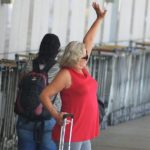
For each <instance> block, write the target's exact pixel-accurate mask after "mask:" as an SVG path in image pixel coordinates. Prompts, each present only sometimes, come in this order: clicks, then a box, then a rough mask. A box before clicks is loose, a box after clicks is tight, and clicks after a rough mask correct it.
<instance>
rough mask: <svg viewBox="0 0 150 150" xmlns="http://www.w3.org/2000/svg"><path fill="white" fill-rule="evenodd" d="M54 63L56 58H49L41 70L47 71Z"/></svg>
mask: <svg viewBox="0 0 150 150" xmlns="http://www.w3.org/2000/svg"><path fill="white" fill-rule="evenodd" d="M55 64H56V60H52V59H50V60H49V61H48V62H47V64H46V65H45V67H44V68H43V70H42V71H43V72H45V73H48V71H49V70H50V69H51V68H52V67H53V66H54V65H55Z"/></svg>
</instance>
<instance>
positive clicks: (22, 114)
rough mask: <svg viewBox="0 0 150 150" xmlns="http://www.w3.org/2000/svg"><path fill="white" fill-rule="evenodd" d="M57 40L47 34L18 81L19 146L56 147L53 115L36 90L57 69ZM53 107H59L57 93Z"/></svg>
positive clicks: (31, 148)
mask: <svg viewBox="0 0 150 150" xmlns="http://www.w3.org/2000/svg"><path fill="white" fill-rule="evenodd" d="M59 48H60V41H59V38H58V36H56V35H55V34H49V33H48V34H46V35H45V36H44V37H43V39H42V41H41V44H40V48H39V52H38V56H37V58H35V59H34V60H33V62H32V66H33V67H32V71H30V72H29V73H27V74H25V75H24V76H23V77H22V79H21V81H20V82H19V87H18V94H17V100H16V104H15V112H16V113H17V114H18V120H17V124H16V129H17V136H18V150H56V145H55V143H54V142H53V140H52V137H51V134H52V133H51V132H52V129H53V126H54V125H55V122H56V121H55V119H54V118H53V117H52V116H51V115H50V113H49V112H48V111H47V110H46V109H45V108H44V107H43V105H42V104H41V102H40V100H39V94H40V93H41V91H42V90H43V88H44V87H45V86H46V85H47V84H48V82H51V81H52V80H53V78H54V76H55V75H56V73H57V72H58V71H59V66H58V64H57V63H56V60H55V59H56V56H57V54H58V53H59ZM53 101H55V102H54V107H55V108H56V109H57V111H59V110H60V107H61V102H60V97H59V94H57V95H55V96H54V97H53Z"/></svg>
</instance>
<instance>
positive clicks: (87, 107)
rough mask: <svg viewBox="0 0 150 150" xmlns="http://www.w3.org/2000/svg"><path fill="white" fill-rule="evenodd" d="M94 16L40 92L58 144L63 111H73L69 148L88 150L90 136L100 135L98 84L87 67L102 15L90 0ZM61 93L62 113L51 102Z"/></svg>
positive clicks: (63, 56) (103, 13)
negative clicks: (85, 31) (52, 77)
mask: <svg viewBox="0 0 150 150" xmlns="http://www.w3.org/2000/svg"><path fill="white" fill-rule="evenodd" d="M93 9H94V10H95V12H96V15H97V17H96V19H95V21H94V23H93V24H92V26H91V28H90V29H89V30H88V32H87V33H86V35H85V37H84V38H83V42H78V41H72V42H70V43H69V44H68V45H67V46H66V48H65V51H64V53H63V55H62V56H61V57H60V58H59V64H60V67H61V69H60V71H59V72H58V74H57V75H56V77H55V79H54V80H53V81H52V82H51V83H50V84H49V85H48V86H47V87H46V88H45V89H44V90H43V91H42V93H41V94H40V99H41V102H42V103H43V105H44V106H45V107H46V108H47V109H48V111H49V112H50V113H51V115H52V116H53V117H54V118H55V119H56V121H57V124H56V125H55V126H54V128H53V139H54V141H55V142H56V143H57V146H58V145H59V141H60V130H61V125H62V124H63V116H64V114H65V113H69V114H73V116H74V123H73V128H72V130H71V131H72V132H71V133H72V139H71V150H91V139H93V138H96V137H97V136H98V135H99V130H100V127H99V111H98V102H97V88H98V84H97V82H96V80H95V79H93V78H92V76H91V75H90V74H89V72H88V70H87V62H88V59H89V57H90V54H91V51H92V48H93V42H94V39H95V37H96V33H97V30H98V29H99V27H100V22H101V21H102V20H103V18H104V17H105V14H106V11H104V10H103V9H102V8H101V7H100V6H99V4H97V3H96V2H93ZM58 92H60V95H61V100H62V107H61V113H60V112H58V111H57V110H56V109H55V107H54V106H53V105H52V98H51V97H52V96H53V95H55V94H56V93H58ZM65 131H66V132H65V139H64V141H65V143H64V150H67V148H68V145H69V141H70V139H69V137H70V126H69V124H68V122H67V126H66V130H65Z"/></svg>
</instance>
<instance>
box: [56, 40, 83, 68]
mask: <svg viewBox="0 0 150 150" xmlns="http://www.w3.org/2000/svg"><path fill="white" fill-rule="evenodd" d="M84 48H85V45H84V43H80V42H77V41H72V42H70V43H69V44H68V45H67V46H66V48H65V51H64V53H63V55H62V56H60V57H59V58H58V63H59V64H60V67H73V66H75V65H76V64H77V62H78V61H79V59H80V58H81V57H82V55H83V49H84Z"/></svg>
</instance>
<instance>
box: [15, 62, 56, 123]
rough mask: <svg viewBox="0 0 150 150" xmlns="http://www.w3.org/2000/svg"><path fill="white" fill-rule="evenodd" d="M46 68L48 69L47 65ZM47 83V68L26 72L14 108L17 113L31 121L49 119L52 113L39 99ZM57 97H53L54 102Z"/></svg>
mask: <svg viewBox="0 0 150 150" xmlns="http://www.w3.org/2000/svg"><path fill="white" fill-rule="evenodd" d="M53 65H54V64H52V66H53ZM52 66H51V67H52ZM49 67H50V66H49ZM51 67H50V68H51ZM45 68H46V69H47V66H46V67H45ZM47 70H49V69H47ZM47 85H48V74H47V73H46V72H45V69H43V70H42V71H38V72H37V71H31V72H29V73H27V74H25V75H24V76H23V78H22V79H21V81H20V83H19V89H18V93H17V98H16V102H15V109H14V111H15V113H16V114H18V115H20V116H22V117H24V118H26V119H28V120H30V121H42V120H49V119H50V118H51V115H50V113H49V112H48V111H47V109H45V108H44V106H43V105H42V104H41V102H40V99H39V95H40V93H41V92H42V90H43V89H44V88H45V87H46V86H47ZM55 99H56V96H55V97H54V99H53V103H54V101H55Z"/></svg>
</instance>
